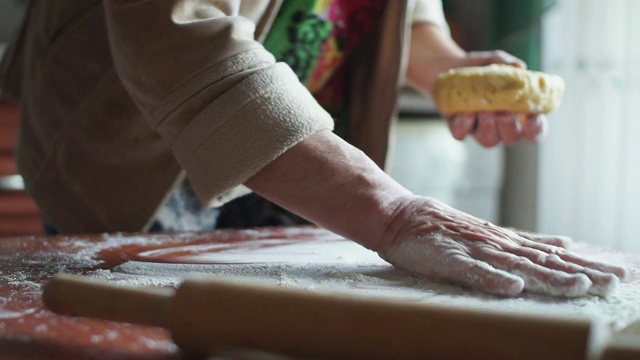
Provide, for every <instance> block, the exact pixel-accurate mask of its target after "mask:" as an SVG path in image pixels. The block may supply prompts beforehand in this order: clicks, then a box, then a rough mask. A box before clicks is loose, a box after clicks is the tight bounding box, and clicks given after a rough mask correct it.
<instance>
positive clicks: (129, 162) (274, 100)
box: [0, 0, 446, 233]
mask: <svg viewBox="0 0 640 360" xmlns="http://www.w3.org/2000/svg"><path fill="white" fill-rule="evenodd" d="M279 3H280V2H279V1H267V0H262V1H261V0H254V1H239V0H238V1H233V0H226V1H225V0H222V1H204V0H202V1H196V0H166V1H165V0H162V1H158V0H156V1H141V0H105V1H97V0H57V1H34V2H32V3H31V5H30V7H29V10H28V14H27V17H26V20H25V26H24V27H23V30H22V32H21V33H20V36H19V38H18V39H17V40H16V42H15V43H14V44H13V46H12V47H11V48H10V50H9V51H8V53H7V56H6V58H5V60H4V62H3V65H2V68H1V69H2V74H3V76H2V78H1V79H0V86H2V88H3V90H4V91H5V92H7V93H10V94H14V95H15V96H16V97H17V98H19V99H20V102H21V105H22V113H23V119H22V122H21V131H20V138H19V147H18V149H17V151H18V156H17V160H18V166H19V169H20V172H21V174H22V175H23V177H24V179H25V184H26V186H27V190H28V191H29V192H30V194H31V195H32V197H33V198H34V199H35V200H36V202H37V203H38V205H39V206H40V207H41V209H42V210H43V213H44V214H45V216H47V217H48V218H49V220H50V221H51V222H52V223H53V224H54V225H55V226H56V227H57V228H58V229H59V230H61V231H62V232H67V233H68V232H76V233H77V232H98V231H140V230H144V228H145V227H146V226H147V225H148V223H149V222H150V220H151V219H152V218H153V214H154V213H155V211H156V210H157V208H158V207H159V206H160V205H161V204H162V201H163V199H164V198H165V197H166V196H167V194H168V193H169V192H170V190H171V189H172V187H173V186H174V185H175V184H176V183H177V182H178V181H179V180H180V179H181V178H182V177H183V176H184V173H183V171H186V174H188V176H189V179H190V180H191V183H192V184H193V186H194V189H195V190H196V193H197V194H198V196H199V197H200V199H201V200H202V201H203V202H204V203H207V204H209V205H219V204H221V203H224V202H225V201H227V200H229V199H231V198H233V197H234V196H237V195H238V194H240V193H243V192H246V189H245V188H243V186H242V185H241V184H242V183H243V182H244V181H246V180H247V179H248V178H250V177H251V176H252V175H253V174H255V173H256V172H257V171H259V170H260V169H261V168H262V167H264V166H265V165H266V164H268V163H269V162H271V161H272V160H274V159H275V158H277V157H278V156H279V155H280V154H282V153H283V152H285V151H286V150H287V149H289V148H290V147H291V146H293V145H295V144H296V143H298V142H300V141H302V140H303V139H305V138H306V137H308V136H310V135H312V134H314V133H316V132H318V131H320V130H324V129H332V127H333V120H332V119H331V117H330V116H329V115H328V114H327V113H326V112H325V111H324V110H323V109H322V108H321V107H320V106H319V105H318V104H317V102H316V101H315V100H314V99H313V97H312V96H311V95H310V94H309V92H308V91H307V90H306V89H305V88H304V86H302V85H301V84H300V83H299V81H298V80H297V78H296V76H295V74H294V73H293V72H292V71H291V70H290V69H289V67H288V66H287V65H285V64H277V63H275V60H274V58H273V56H272V55H271V54H270V53H268V52H267V51H266V50H265V49H264V48H263V47H262V45H261V44H260V42H259V41H257V40H256V39H261V38H262V37H263V36H264V34H265V33H266V31H268V27H269V24H270V21H271V19H273V16H274V15H275V13H276V12H277V9H278V7H279ZM390 4H391V5H389V12H390V13H392V14H393V15H389V16H386V18H385V19H384V20H383V22H384V24H386V25H384V26H386V27H387V28H391V27H393V30H392V31H396V32H398V35H399V36H401V37H405V36H406V34H404V35H403V34H402V32H403V29H405V28H406V25H407V24H409V23H410V21H429V22H434V23H437V24H440V25H442V26H446V25H444V24H446V23H445V22H444V17H443V15H442V10H441V6H440V4H439V1H434V0H421V1H419V2H418V5H417V6H415V8H414V6H413V2H412V1H408V2H405V1H394V2H391V3H390ZM394 9H397V10H394ZM414 10H415V11H414ZM403 17H404V18H405V19H407V20H406V21H403V20H402V18H403ZM256 28H257V31H256ZM380 37H381V40H380V41H381V42H383V43H384V42H385V41H387V42H391V41H390V40H384V37H385V33H384V31H382V30H381V31H380ZM396 42H397V41H396ZM380 46H383V45H380ZM394 46H397V45H394ZM400 46H402V45H400ZM392 52H393V53H397V54H394V55H391V56H390V57H389V59H387V60H385V63H386V64H387V65H389V64H391V65H392V66H391V68H389V70H388V72H389V74H381V75H384V77H385V79H384V81H380V82H379V83H380V84H378V85H377V86H376V88H382V87H384V86H387V87H389V88H390V90H392V91H391V92H388V90H384V91H387V92H388V95H382V94H385V93H384V91H383V90H381V91H379V93H380V94H381V95H376V96H378V97H379V96H384V97H389V98H391V97H393V96H394V95H397V94H396V93H394V92H393V91H395V90H394V89H395V87H397V86H396V85H397V83H398V79H399V78H400V77H401V69H402V64H403V61H402V60H401V58H402V57H403V56H404V54H403V51H402V48H397V49H395V50H392ZM375 53H376V54H378V55H377V56H378V57H383V56H382V55H380V54H383V51H382V49H376V51H375ZM363 56H364V55H363ZM369 61H370V62H372V60H369ZM372 63H373V62H372ZM376 66H377V65H376ZM373 77H374V78H375V76H373ZM359 78H362V76H360V77H359ZM394 79H395V80H394ZM385 82H386V85H384V83H385ZM389 83H392V84H391V85H392V86H388V85H389ZM383 85H384V86H383ZM375 94H377V93H375ZM364 101H366V100H363V101H361V102H360V104H363V103H364ZM394 101H395V100H394ZM394 101H387V102H385V104H386V105H385V106H386V107H385V108H384V111H382V112H381V114H382V117H383V118H390V117H391V115H392V110H393V107H394V104H395V102H394ZM360 107H361V108H363V109H364V110H362V111H360V114H367V111H369V110H368V109H366V107H365V106H362V105H361V106H360ZM378 110H379V109H375V111H376V112H380V111H378ZM356 113H358V112H356ZM359 117H366V118H371V117H372V116H359ZM363 121H364V120H363ZM379 123H381V125H379V126H378V127H379V128H380V129H383V130H382V131H381V130H376V132H375V133H376V136H378V137H381V138H382V137H386V136H388V126H389V125H388V120H387V123H386V125H385V123H384V121H379ZM384 129H387V130H384ZM365 130H366V126H365ZM385 131H386V133H385ZM358 132H359V133H366V131H358ZM363 136H364V135H363ZM370 138H371V137H370ZM371 142H373V143H374V144H377V143H380V144H381V145H380V146H381V147H382V148H383V150H381V151H379V153H380V154H384V153H385V152H386V139H385V140H383V141H380V140H371ZM365 151H366V150H365Z"/></svg>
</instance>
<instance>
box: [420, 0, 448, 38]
mask: <svg viewBox="0 0 640 360" xmlns="http://www.w3.org/2000/svg"><path fill="white" fill-rule="evenodd" d="M411 20H412V22H413V23H414V24H415V23H431V24H435V25H437V26H439V27H441V28H442V29H444V30H445V31H447V32H448V31H449V25H448V24H447V20H446V19H445V16H444V11H443V10H442V0H416V1H415V5H414V8H413V13H412V19H411Z"/></svg>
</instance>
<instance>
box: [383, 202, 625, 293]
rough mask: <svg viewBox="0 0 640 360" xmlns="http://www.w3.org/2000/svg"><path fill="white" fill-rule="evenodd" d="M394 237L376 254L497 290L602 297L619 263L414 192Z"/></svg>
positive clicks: (618, 273) (410, 268) (434, 275)
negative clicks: (574, 250) (590, 256)
mask: <svg viewBox="0 0 640 360" xmlns="http://www.w3.org/2000/svg"><path fill="white" fill-rule="evenodd" d="M392 228H393V229H392V231H393V232H395V233H397V235H396V236H397V237H396V240H394V242H392V243H391V244H389V245H387V246H385V247H382V248H381V249H380V250H379V254H380V256H381V257H382V258H384V259H385V260H387V261H388V262H390V263H391V264H393V265H394V266H395V267H397V268H399V269H401V270H404V271H407V272H409V273H411V274H414V275H418V276H424V277H427V278H431V279H434V280H438V281H443V282H449V283H454V284H459V285H464V286H468V287H471V288H474V289H477V290H480V291H483V292H487V293H490V294H495V295H500V296H515V295H518V294H520V293H521V292H522V291H528V292H532V293H542V294H548V295H553V296H564V297H577V296H585V295H598V296H607V295H609V294H611V293H612V292H613V291H614V289H615V287H616V285H617V284H618V282H619V281H620V280H621V279H624V278H625V277H626V276H627V271H626V270H625V269H624V268H621V267H618V266H614V265H609V264H604V263H599V262H594V261H590V260H587V259H584V258H582V257H580V256H578V255H575V254H572V253H571V252H569V251H567V250H566V249H564V248H562V247H560V246H556V245H550V244H549V243H556V244H558V245H564V244H566V243H567V240H566V238H562V237H555V236H546V235H536V234H530V233H526V232H521V231H517V230H516V231H513V230H510V229H506V228H502V227H499V226H496V225H494V224H491V223H489V222H486V221H482V220H480V219H478V218H475V217H473V216H471V215H468V214H466V213H464V212H461V211H458V210H455V209H453V208H451V207H449V206H446V205H444V204H442V203H440V202H438V201H436V200H433V199H428V198H423V197H419V198H416V199H415V200H414V201H413V202H412V203H411V204H410V205H409V206H408V207H407V208H405V209H403V210H402V212H401V213H399V214H398V218H397V220H395V221H394V223H393V224H392Z"/></svg>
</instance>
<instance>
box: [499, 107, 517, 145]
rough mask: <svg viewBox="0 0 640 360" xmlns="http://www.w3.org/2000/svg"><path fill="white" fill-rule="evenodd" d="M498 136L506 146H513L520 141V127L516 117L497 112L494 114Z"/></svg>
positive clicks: (511, 114)
mask: <svg viewBox="0 0 640 360" xmlns="http://www.w3.org/2000/svg"><path fill="white" fill-rule="evenodd" d="M495 119H496V124H497V126H498V134H499V135H500V138H501V139H502V142H503V143H505V144H506V145H513V144H516V143H517V142H518V141H520V137H521V135H520V131H521V125H520V121H518V116H517V115H516V114H513V113H505V112H499V113H496V114H495Z"/></svg>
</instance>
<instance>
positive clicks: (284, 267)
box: [91, 239, 640, 330]
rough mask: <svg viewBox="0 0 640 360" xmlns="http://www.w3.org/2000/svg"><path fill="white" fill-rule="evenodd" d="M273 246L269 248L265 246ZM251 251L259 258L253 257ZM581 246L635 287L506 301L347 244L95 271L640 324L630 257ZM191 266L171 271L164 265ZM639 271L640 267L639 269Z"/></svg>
mask: <svg viewBox="0 0 640 360" xmlns="http://www.w3.org/2000/svg"><path fill="white" fill-rule="evenodd" d="M265 241H266V242H265ZM249 249H251V251H247V250H249ZM589 249H590V247H588V246H584V245H580V244H576V248H575V249H574V248H572V250H574V251H576V252H578V253H581V254H584V255H586V256H589V257H591V258H593V259H595V260H600V261H606V262H611V263H616V264H619V265H624V266H628V267H629V268H630V271H631V279H630V280H629V281H627V282H626V283H621V284H620V285H619V286H618V289H617V290H616V292H615V293H614V294H613V295H612V296H610V297H607V298H601V297H595V296H592V297H584V298H574V299H565V298H553V297H548V296H542V295H534V294H523V295H522V296H519V297H516V298H498V297H494V296H490V295H485V294H481V293H478V292H476V291H473V290H470V289H466V288H462V287H459V286H452V285H446V284H439V283H434V282H430V281H428V280H425V279H418V278H415V277H413V276H410V275H407V274H405V273H403V272H400V271H399V270H396V269H395V268H393V267H392V266H391V265H389V264H388V263H387V262H385V261H384V260H382V259H380V258H379V257H378V256H377V254H376V253H375V252H372V251H370V250H367V249H365V248H363V247H362V246H360V245H358V244H356V243H353V242H350V241H344V240H335V239H326V240H323V241H313V242H311V241H309V242H299V241H298V242H295V241H291V240H287V239H268V240H260V241H249V242H247V243H246V244H243V245H242V246H241V247H237V246H234V247H226V248H225V245H224V244H207V245H192V246H181V247H176V248H169V249H163V250H155V251H148V252H143V253H140V254H139V256H138V258H139V259H142V260H144V261H128V262H126V263H124V264H121V265H119V266H117V267H116V268H114V269H113V270H112V271H111V270H95V271H93V272H92V273H91V274H92V275H93V276H96V277H99V278H105V279H109V280H111V281H114V282H118V283H121V284H129V285H135V286H140V285H155V286H177V285H178V284H179V283H180V282H181V281H182V280H183V279H184V278H185V277H187V276H200V275H207V276H212V277H218V278H224V279H233V280H234V281H238V282H243V281H247V282H252V283H255V282H256V281H258V282H261V283H265V284H270V285H274V286H281V287H288V288H298V289H304V290H307V291H316V292H324V293H347V294H354V295H363V296H372V297H377V298H381V297H382V298H390V299H397V300H402V301H407V302H412V303H416V302H417V303H425V304H443V305H448V306H459V307H463V308H476V309H488V310H497V311H505V312H513V313H533V314H558V315H559V316H578V317H585V316H586V317H590V318H598V319H600V320H604V321H605V322H607V323H608V324H609V325H610V327H611V329H612V330H619V329H621V328H623V327H624V326H626V325H627V324H629V323H631V322H633V321H635V320H639V319H640V269H639V268H638V267H637V266H638V265H639V264H631V263H629V262H630V261H631V260H628V259H627V258H626V256H625V255H624V254H621V253H618V252H613V251H610V252H607V251H599V250H600V249H598V251H596V252H594V254H595V253H597V256H595V255H594V254H589V253H588V252H589V251H588V250H589ZM170 259H173V260H177V261H185V262H191V263H166V262H156V261H167V260H170ZM634 266H635V267H634Z"/></svg>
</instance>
